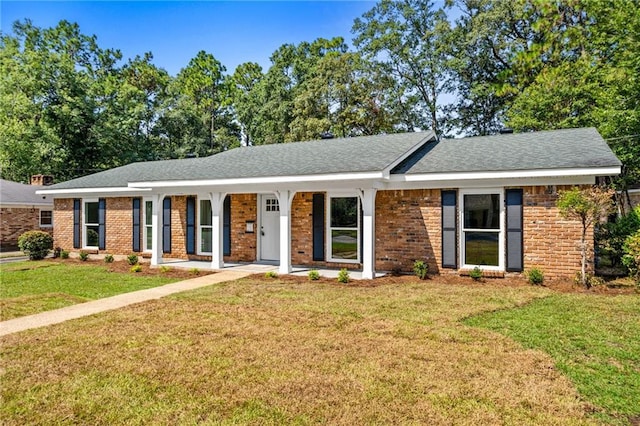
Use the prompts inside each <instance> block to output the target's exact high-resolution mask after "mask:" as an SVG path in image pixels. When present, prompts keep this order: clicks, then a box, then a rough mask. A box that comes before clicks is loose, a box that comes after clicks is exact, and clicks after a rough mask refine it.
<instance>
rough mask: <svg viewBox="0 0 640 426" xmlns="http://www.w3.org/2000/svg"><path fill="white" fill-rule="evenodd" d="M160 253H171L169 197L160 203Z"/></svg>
mask: <svg viewBox="0 0 640 426" xmlns="http://www.w3.org/2000/svg"><path fill="white" fill-rule="evenodd" d="M162 252H163V253H171V197H166V198H165V199H164V200H163V201H162Z"/></svg>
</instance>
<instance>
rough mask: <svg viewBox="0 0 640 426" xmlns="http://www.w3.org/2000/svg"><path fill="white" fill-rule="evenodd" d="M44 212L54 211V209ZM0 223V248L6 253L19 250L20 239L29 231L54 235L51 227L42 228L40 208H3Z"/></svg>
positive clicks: (0, 211) (0, 210)
mask: <svg viewBox="0 0 640 426" xmlns="http://www.w3.org/2000/svg"><path fill="white" fill-rule="evenodd" d="M43 210H52V208H48V209H43ZM0 223H1V226H0V246H2V248H3V250H5V251H6V250H12V249H17V247H18V237H19V236H20V235H22V234H24V233H25V232H27V231H44V232H48V233H50V234H52V233H53V230H52V228H51V227H50V226H47V227H42V228H41V227H40V209H39V208H14V207H3V208H1V209H0Z"/></svg>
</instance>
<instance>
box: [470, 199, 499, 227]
mask: <svg viewBox="0 0 640 426" xmlns="http://www.w3.org/2000/svg"><path fill="white" fill-rule="evenodd" d="M464 227H465V228H467V229H469V228H470V229H500V195H499V194H478V195H465V196H464Z"/></svg>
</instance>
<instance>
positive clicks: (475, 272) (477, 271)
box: [469, 266, 482, 281]
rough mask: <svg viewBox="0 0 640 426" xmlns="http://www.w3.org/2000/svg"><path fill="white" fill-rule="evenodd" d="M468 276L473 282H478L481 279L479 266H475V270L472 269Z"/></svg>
mask: <svg viewBox="0 0 640 426" xmlns="http://www.w3.org/2000/svg"><path fill="white" fill-rule="evenodd" d="M469 276H470V277H471V278H472V279H473V280H474V281H480V280H481V279H482V269H480V267H479V266H476V267H475V268H473V269H472V270H471V271H469Z"/></svg>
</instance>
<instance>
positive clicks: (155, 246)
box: [151, 194, 164, 266]
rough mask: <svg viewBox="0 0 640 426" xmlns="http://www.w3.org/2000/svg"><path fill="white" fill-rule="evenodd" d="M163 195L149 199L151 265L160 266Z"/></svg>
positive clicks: (156, 195)
mask: <svg viewBox="0 0 640 426" xmlns="http://www.w3.org/2000/svg"><path fill="white" fill-rule="evenodd" d="M163 200H164V195H162V194H155V195H153V197H152V198H151V204H152V206H153V213H152V215H151V265H152V266H157V265H160V264H162V202H163Z"/></svg>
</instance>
